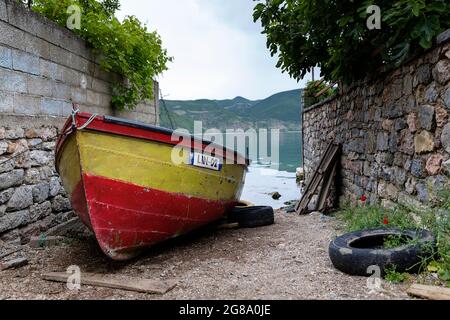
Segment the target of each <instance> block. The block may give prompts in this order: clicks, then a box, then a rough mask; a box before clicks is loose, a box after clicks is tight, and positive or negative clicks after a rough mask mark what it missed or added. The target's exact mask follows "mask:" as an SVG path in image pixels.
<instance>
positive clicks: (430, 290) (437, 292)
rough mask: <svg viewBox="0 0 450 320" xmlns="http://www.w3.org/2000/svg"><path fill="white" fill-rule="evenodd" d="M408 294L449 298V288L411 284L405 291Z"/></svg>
mask: <svg viewBox="0 0 450 320" xmlns="http://www.w3.org/2000/svg"><path fill="white" fill-rule="evenodd" d="M406 292H407V293H408V294H409V295H410V296H414V297H419V298H423V299H429V300H450V288H444V287H435V286H425V285H422V284H413V285H412V286H411V287H410V288H409V289H408V290H407V291H406Z"/></svg>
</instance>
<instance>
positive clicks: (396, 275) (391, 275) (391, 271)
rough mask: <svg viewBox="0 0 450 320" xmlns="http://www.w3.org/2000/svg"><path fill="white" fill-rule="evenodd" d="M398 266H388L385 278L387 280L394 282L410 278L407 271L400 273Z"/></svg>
mask: <svg viewBox="0 0 450 320" xmlns="http://www.w3.org/2000/svg"><path fill="white" fill-rule="evenodd" d="M396 269H397V267H396V266H391V267H389V268H386V270H385V272H386V275H385V276H384V279H385V280H386V281H389V282H392V283H402V282H404V281H405V280H406V279H408V274H407V273H400V272H397V271H396Z"/></svg>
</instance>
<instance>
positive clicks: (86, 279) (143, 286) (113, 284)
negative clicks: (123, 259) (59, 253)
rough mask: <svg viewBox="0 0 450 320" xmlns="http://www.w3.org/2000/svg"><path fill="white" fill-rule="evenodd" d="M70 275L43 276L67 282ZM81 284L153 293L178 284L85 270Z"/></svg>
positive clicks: (170, 288)
mask: <svg viewBox="0 0 450 320" xmlns="http://www.w3.org/2000/svg"><path fill="white" fill-rule="evenodd" d="M70 276H71V274H68V273H64V272H50V273H44V274H43V275H42V278H43V279H44V280H49V281H56V282H67V280H68V278H69V277H70ZM80 284H84V285H88V286H97V287H106V288H112V289H121V290H127V291H136V292H143V293H152V294H165V293H167V292H169V291H170V290H172V289H173V288H175V287H176V285H177V283H176V281H161V280H149V279H138V278H130V277H118V276H114V275H104V274H97V273H84V272H82V273H81V279H80Z"/></svg>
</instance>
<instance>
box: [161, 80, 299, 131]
mask: <svg viewBox="0 0 450 320" xmlns="http://www.w3.org/2000/svg"><path fill="white" fill-rule="evenodd" d="M301 93H302V90H301V89H298V90H291V91H285V92H280V93H277V94H274V95H273V96H270V97H268V98H266V99H263V100H249V99H246V98H244V97H236V98H234V99H227V100H207V99H200V100H186V101H183V100H161V101H160V110H161V111H160V112H161V113H160V119H161V125H162V126H163V127H168V128H171V127H173V128H185V129H188V130H189V131H191V132H192V130H193V125H194V121H202V122H203V128H204V129H211V128H217V129H220V130H225V129H244V130H246V129H248V128H261V127H264V128H278V129H285V130H298V129H299V128H300V119H301V117H300V115H301V111H302V105H301Z"/></svg>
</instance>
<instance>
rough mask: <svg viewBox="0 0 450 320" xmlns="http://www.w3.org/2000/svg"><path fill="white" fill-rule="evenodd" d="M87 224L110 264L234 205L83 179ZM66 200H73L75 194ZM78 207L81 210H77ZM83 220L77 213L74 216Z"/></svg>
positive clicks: (86, 176) (213, 216)
mask: <svg viewBox="0 0 450 320" xmlns="http://www.w3.org/2000/svg"><path fill="white" fill-rule="evenodd" d="M83 181H84V192H83V193H85V194H86V198H87V201H86V206H85V207H88V208H89V218H90V219H89V221H90V225H88V226H89V227H90V228H91V229H92V230H93V231H94V233H95V235H96V237H97V241H98V243H99V245H100V247H101V248H102V250H103V251H104V252H105V253H106V254H107V255H108V256H110V257H111V258H113V259H115V260H123V259H128V258H130V257H132V256H134V255H135V254H136V253H137V252H136V251H139V249H142V248H145V247H149V246H151V245H154V244H156V243H158V242H161V241H164V240H166V239H169V238H173V237H175V236H178V235H181V234H184V233H186V232H189V231H191V230H193V229H196V228H198V227H200V226H203V225H206V224H208V223H210V222H212V221H215V220H218V219H220V218H221V217H222V216H223V215H224V213H225V211H226V209H227V208H229V207H231V206H233V205H235V203H236V202H235V201H212V200H206V199H199V198H193V197H189V196H186V195H182V194H175V193H168V192H164V191H159V190H153V189H148V188H143V187H140V186H136V185H133V184H130V183H125V182H122V181H116V180H111V179H107V178H103V177H96V176H91V175H84V176H83ZM80 185H81V188H77V190H76V192H74V194H73V195H72V200H74V199H79V198H80V196H77V195H76V193H80V192H82V191H83V190H82V189H83V188H82V186H83V185H82V184H81V183H80ZM77 207H81V208H82V207H83V206H77ZM75 208H76V207H75ZM76 211H77V213H78V214H79V215H80V217H81V218H82V220H83V221H85V219H84V218H83V212H78V210H76Z"/></svg>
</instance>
